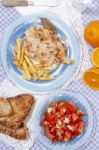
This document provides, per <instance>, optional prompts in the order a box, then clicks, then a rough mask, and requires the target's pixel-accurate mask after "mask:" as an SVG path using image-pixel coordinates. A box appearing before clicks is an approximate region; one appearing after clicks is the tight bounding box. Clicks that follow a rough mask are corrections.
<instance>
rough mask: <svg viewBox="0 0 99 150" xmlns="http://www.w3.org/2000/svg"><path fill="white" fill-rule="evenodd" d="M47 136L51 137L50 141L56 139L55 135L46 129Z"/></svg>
mask: <svg viewBox="0 0 99 150" xmlns="http://www.w3.org/2000/svg"><path fill="white" fill-rule="evenodd" d="M45 135H46V136H47V137H49V138H50V139H54V138H55V135H53V134H52V133H51V132H50V131H49V130H46V129H45Z"/></svg>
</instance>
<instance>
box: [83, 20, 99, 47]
mask: <svg viewBox="0 0 99 150" xmlns="http://www.w3.org/2000/svg"><path fill="white" fill-rule="evenodd" d="M84 38H85V40H86V42H87V43H88V44H90V45H91V46H94V47H98V46H99V20H95V21H91V22H90V23H88V25H87V26H86V27H85V30H84Z"/></svg>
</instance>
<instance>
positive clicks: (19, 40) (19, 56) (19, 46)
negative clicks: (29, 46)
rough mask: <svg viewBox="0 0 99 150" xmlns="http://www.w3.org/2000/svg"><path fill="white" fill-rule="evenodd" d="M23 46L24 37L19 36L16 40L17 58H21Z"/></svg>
mask: <svg viewBox="0 0 99 150" xmlns="http://www.w3.org/2000/svg"><path fill="white" fill-rule="evenodd" d="M21 46H22V39H21V38H18V39H17V40H16V50H17V60H18V61H20V58H21Z"/></svg>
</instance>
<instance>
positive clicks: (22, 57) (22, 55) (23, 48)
mask: <svg viewBox="0 0 99 150" xmlns="http://www.w3.org/2000/svg"><path fill="white" fill-rule="evenodd" d="M25 49H26V48H25V47H22V50H21V58H20V65H21V64H22V62H23V59H24V52H25Z"/></svg>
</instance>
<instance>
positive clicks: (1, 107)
mask: <svg viewBox="0 0 99 150" xmlns="http://www.w3.org/2000/svg"><path fill="white" fill-rule="evenodd" d="M11 113H12V108H11V105H10V104H9V102H8V101H7V100H6V99H5V98H3V97H0V117H7V116H10V115H11Z"/></svg>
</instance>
